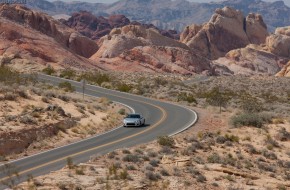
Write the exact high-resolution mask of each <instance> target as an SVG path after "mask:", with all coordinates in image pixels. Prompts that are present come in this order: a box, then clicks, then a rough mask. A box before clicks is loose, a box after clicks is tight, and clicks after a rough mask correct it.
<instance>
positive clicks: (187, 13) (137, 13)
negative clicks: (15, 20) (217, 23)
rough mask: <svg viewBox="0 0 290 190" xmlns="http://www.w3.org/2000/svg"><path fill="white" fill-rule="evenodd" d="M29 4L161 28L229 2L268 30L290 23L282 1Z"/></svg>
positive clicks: (31, 0)
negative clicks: (255, 17) (258, 18)
mask: <svg viewBox="0 0 290 190" xmlns="http://www.w3.org/2000/svg"><path fill="white" fill-rule="evenodd" d="M28 6H29V7H30V8H34V9H38V10H42V11H44V12H46V13H48V14H50V15H57V14H68V15H72V13H73V12H79V11H82V10H86V11H89V12H92V13H93V14H94V15H96V16H108V15H112V14H122V15H125V16H126V17H128V18H129V19H130V20H135V21H138V22H141V23H147V24H149V23H152V24H154V25H155V26H157V27H158V28H162V29H176V30H178V31H182V30H183V29H184V27H185V26H187V25H190V24H192V23H196V24H201V23H204V22H206V21H208V20H209V19H210V17H211V15H212V14H213V12H214V10H215V9H217V8H222V7H225V6H231V7H233V8H235V9H239V10H241V11H242V12H243V13H244V14H245V15H246V14H248V13H251V12H255V13H260V14H262V15H263V18H264V20H265V22H266V24H267V25H268V29H269V30H270V31H274V28H276V27H281V26H288V25H290V8H289V7H287V6H286V5H285V4H284V2H283V1H276V2H273V3H272V2H264V1H262V0H227V1H223V2H213V3H193V2H188V1H186V0H174V1H172V0H120V1H118V2H116V3H113V4H102V3H86V2H73V3H66V2H62V1H55V2H49V1H45V0H28Z"/></svg>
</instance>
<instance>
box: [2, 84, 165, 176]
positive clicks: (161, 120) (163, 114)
mask: <svg viewBox="0 0 290 190" xmlns="http://www.w3.org/2000/svg"><path fill="white" fill-rule="evenodd" d="M90 91H92V92H98V91H96V90H91V89H90ZM98 93H102V94H107V95H110V96H115V97H119V98H123V99H128V100H132V99H130V98H126V97H122V96H119V95H112V94H109V93H106V92H98ZM133 101H135V102H140V103H144V104H147V105H150V106H153V107H155V108H157V109H159V110H161V112H162V118H161V119H160V120H159V121H158V122H157V123H155V124H154V125H152V126H151V127H150V128H147V129H146V130H144V131H141V132H139V133H136V134H133V135H130V136H128V137H124V138H122V139H119V140H116V141H112V142H110V143H106V144H103V145H100V146H97V147H93V148H90V149H87V150H84V151H81V152H77V153H75V154H71V155H68V156H65V157H62V158H59V159H56V160H53V161H50V162H46V163H44V164H41V165H38V166H35V167H33V168H30V169H27V170H24V171H21V172H19V173H18V174H19V175H22V174H24V173H27V172H30V171H33V170H36V169H39V168H42V167H44V166H48V165H50V164H54V163H56V162H59V161H61V160H65V159H66V158H68V157H75V156H78V155H81V154H84V153H86V152H90V151H93V150H97V149H100V148H103V147H106V146H109V145H112V144H116V143H118V142H121V141H123V140H128V139H130V138H133V137H136V136H138V135H141V134H144V133H146V132H148V131H150V130H152V129H154V128H156V127H157V126H159V125H160V124H161V123H162V122H163V121H164V120H165V119H166V118H167V113H166V111H165V110H164V109H163V108H162V107H160V106H157V105H154V104H151V103H148V102H145V101H141V100H133ZM7 179H9V177H4V178H1V179H0V181H5V180H7Z"/></svg>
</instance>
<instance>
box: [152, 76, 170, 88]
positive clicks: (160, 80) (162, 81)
mask: <svg viewBox="0 0 290 190" xmlns="http://www.w3.org/2000/svg"><path fill="white" fill-rule="evenodd" d="M154 84H155V85H156V86H158V87H159V86H165V85H167V84H168V81H167V80H166V79H163V78H161V77H157V78H154Z"/></svg>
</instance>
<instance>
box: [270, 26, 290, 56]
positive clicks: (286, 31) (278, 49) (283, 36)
mask: <svg viewBox="0 0 290 190" xmlns="http://www.w3.org/2000/svg"><path fill="white" fill-rule="evenodd" d="M266 44H267V46H268V47H269V50H270V51H271V52H272V53H274V54H276V55H279V56H283V57H288V58H290V26H288V27H283V28H277V29H276V31H275V33H274V34H273V35H271V36H269V37H268V38H267V42H266Z"/></svg>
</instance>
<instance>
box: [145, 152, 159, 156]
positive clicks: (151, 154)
mask: <svg viewBox="0 0 290 190" xmlns="http://www.w3.org/2000/svg"><path fill="white" fill-rule="evenodd" d="M147 155H148V156H149V157H156V156H157V152H154V151H149V152H148V153H147Z"/></svg>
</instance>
